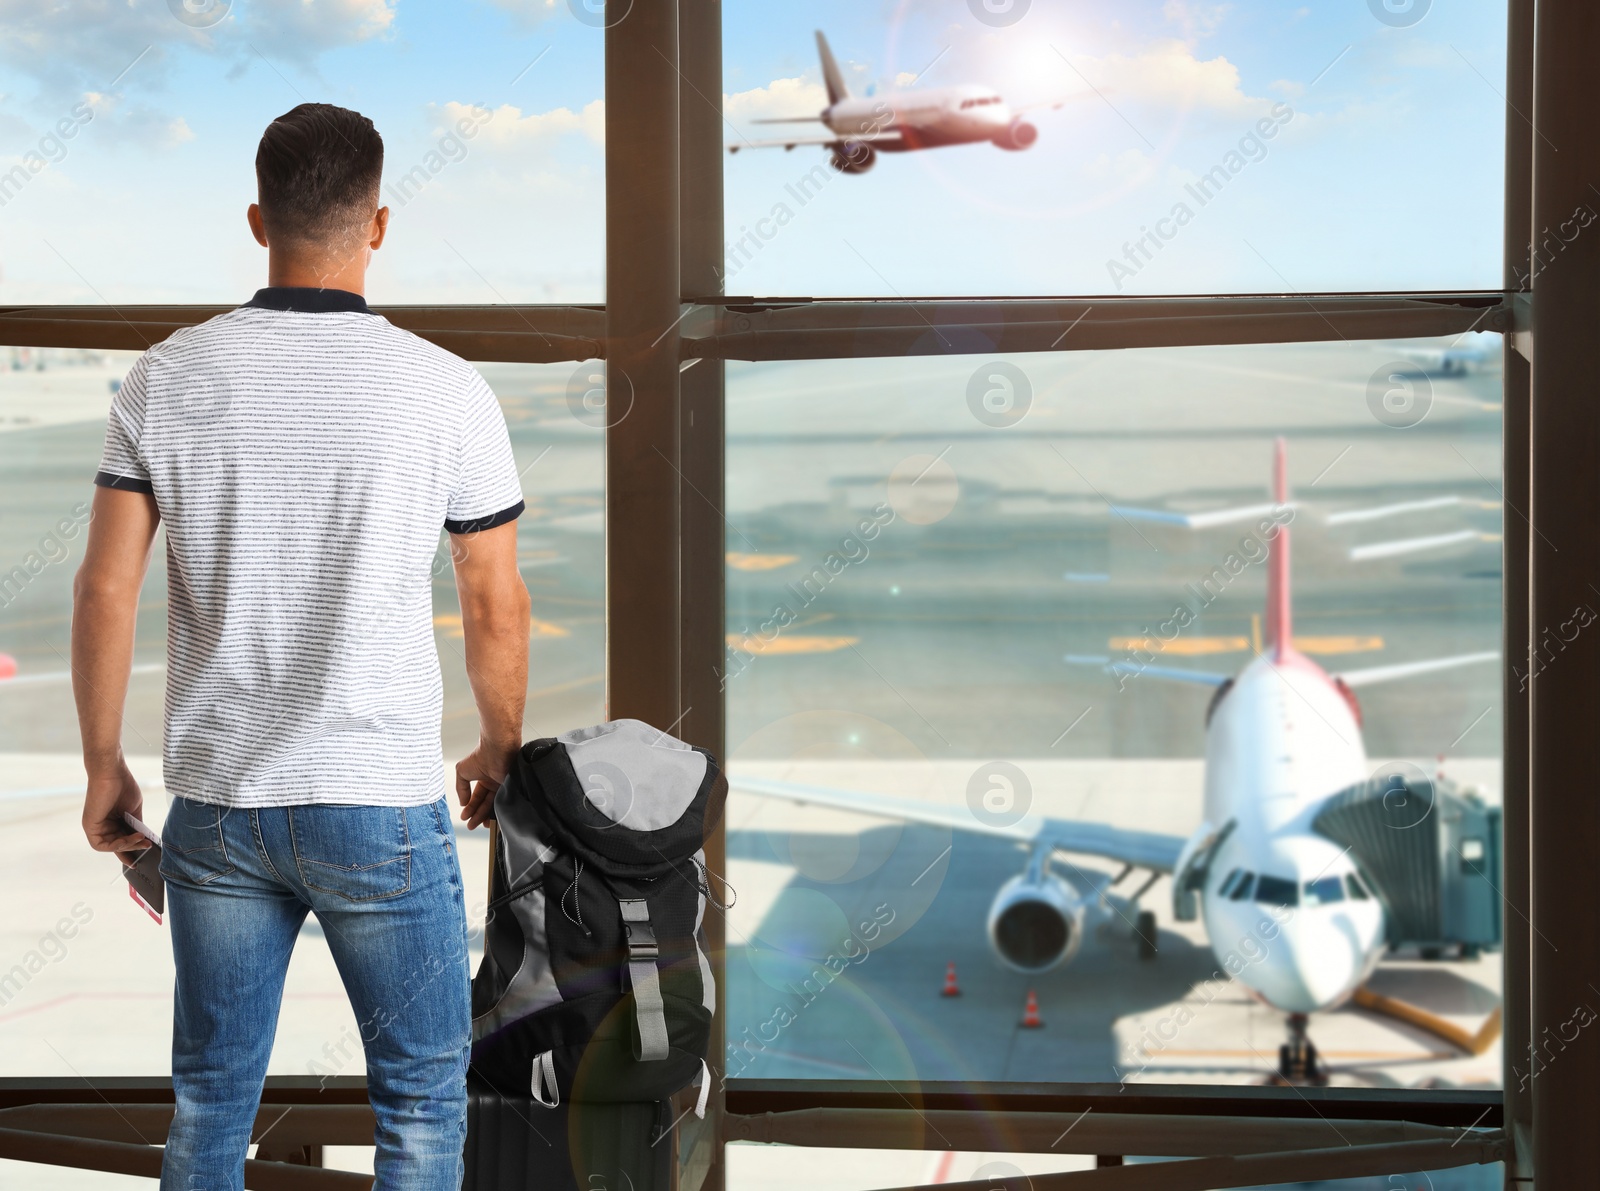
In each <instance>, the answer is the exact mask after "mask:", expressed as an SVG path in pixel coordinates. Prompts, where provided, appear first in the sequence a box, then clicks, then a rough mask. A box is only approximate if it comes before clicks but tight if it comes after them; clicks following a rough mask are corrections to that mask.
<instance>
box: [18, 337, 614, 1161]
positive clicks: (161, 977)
mask: <svg viewBox="0 0 1600 1191" xmlns="http://www.w3.org/2000/svg"><path fill="white" fill-rule="evenodd" d="M136 358H137V357H136V356H135V355H134V353H131V352H68V351H54V350H46V351H41V350H37V349H0V509H3V510H4V514H3V516H0V560H3V572H0V827H3V830H4V832H5V834H6V837H7V839H8V840H9V841H10V855H11V857H12V861H11V863H9V864H8V865H7V867H6V869H5V872H4V874H3V875H0V898H3V899H4V901H5V903H6V904H7V906H8V907H10V912H9V913H8V915H7V919H6V926H5V927H4V943H5V949H4V951H3V953H0V954H3V957H4V962H3V964H0V1075H4V1076H50V1077H61V1078H67V1077H72V1076H75V1075H85V1076H91V1077H92V1076H101V1075H156V1074H161V1073H164V1072H166V1071H167V1070H168V1064H169V1048H170V1038H171V1013H172V1008H171V997H172V981H173V969H172V958H171V951H170V948H169V946H168V941H167V939H166V938H165V937H164V934H163V929H162V928H160V927H157V926H156V925H155V924H154V923H152V922H150V921H149V920H148V919H147V918H146V917H145V916H144V914H143V913H142V912H141V911H140V910H139V909H138V907H136V906H135V905H134V904H133V902H132V901H130V900H129V898H128V894H127V889H126V885H125V883H124V881H123V880H122V879H121V877H120V875H119V872H118V869H117V863H116V861H115V860H113V859H112V858H111V857H109V856H105V855H101V854H99V853H96V852H92V851H90V849H89V847H88V845H87V844H86V843H85V842H84V838H83V833H82V830H81V828H80V826H79V816H80V814H81V812H82V804H83V767H82V762H81V760H80V756H79V742H78V730H77V723H76V717H75V714H74V710H73V702H72V692H71V689H70V685H69V684H68V682H67V681H65V673H64V672H65V671H66V670H67V666H68V661H67V657H68V627H69V616H70V612H71V588H72V576H73V573H74V571H75V570H76V569H77V566H78V564H79V562H80V561H81V559H82V556H83V543H84V526H85V524H86V522H87V517H88V509H89V505H88V502H89V500H90V498H91V495H92V489H91V487H90V480H91V477H92V476H93V475H94V472H95V468H96V465H97V463H98V462H99V459H100V449H101V443H102V440H103V438H104V435H105V420H106V410H107V406H108V404H109V402H110V398H111V390H112V386H114V385H116V384H118V383H120V381H121V378H122V377H123V375H124V373H125V372H126V371H127V369H128V367H129V365H130V364H131V363H132V362H133V360H134V359H136ZM479 367H480V370H481V371H482V373H483V375H484V376H485V378H486V379H487V380H488V381H489V383H490V385H491V386H492V387H493V388H494V390H495V392H496V394H497V395H498V396H499V397H500V402H501V408H502V409H503V410H504V412H505V415H506V420H507V423H508V425H509V427H510V432H511V441H512V445H513V448H514V450H515V452H516V456H517V460H518V463H519V465H520V466H521V468H522V486H523V491H524V493H525V496H526V499H527V503H528V510H527V512H526V513H525V514H524V516H523V519H522V521H521V529H520V532H519V551H520V561H521V563H522V574H523V578H524V579H525V580H526V582H527V585H528V589H529V592H530V593H531V595H532V599H533V616H534V621H533V630H532V639H531V642H530V651H531V665H530V673H529V680H528V704H527V719H526V728H525V731H526V733H527V735H528V736H529V737H532V736H538V735H548V734H551V733H553V732H556V731H563V730H565V729H567V728H569V727H571V726H572V725H574V724H590V723H596V722H598V721H599V720H600V719H602V718H603V716H604V712H603V705H602V698H601V669H602V663H603V658H604V652H605V650H604V634H603V621H602V615H603V607H602V600H603V589H604V580H603V576H604V568H603V562H602V541H603V539H602V536H601V529H602V512H601V508H602V502H603V499H604V483H603V474H604V473H603V466H602V464H603V458H602V431H600V430H598V429H596V428H594V427H591V426H589V425H586V424H584V423H582V422H580V421H578V420H577V419H575V418H574V417H572V416H571V415H570V414H569V412H568V407H567V404H566V393H567V386H568V380H569V378H570V377H571V375H572V373H573V368H572V366H571V365H532V364H483V365H480V366H479ZM434 574H435V578H434V628H435V639H436V642H437V645H438V649H439V655H440V659H441V662H442V665H443V671H444V690H445V700H444V715H443V741H444V752H445V757H446V759H447V761H450V762H452V763H453V761H454V760H455V759H456V758H459V757H461V756H463V755H465V754H466V753H467V752H468V751H470V749H471V748H472V747H473V745H474V744H475V743H476V740H477V717H476V712H475V710H474V707H473V703H472V696H471V692H470V690H469V688H468V685H467V678H466V671H465V664H464V660H463V654H462V648H463V644H462V632H461V616H460V608H459V604H458V603H457V599H456V594H455V586H454V581H453V577H452V574H451V571H450V566H449V559H448V555H447V553H446V552H445V549H444V546H443V535H442V534H441V546H440V550H439V553H438V555H437V556H436V559H435V569H434ZM165 629H166V556H165V547H164V543H163V542H162V541H158V542H157V544H156V549H155V554H154V559H153V561H152V564H151V568H150V575H149V578H148V580H147V581H146V584H145V589H144V595H143V599H142V601H141V603H140V613H139V624H138V638H137V646H136V652H135V659H134V660H135V664H136V666H137V667H139V671H138V672H137V673H136V674H135V675H134V677H133V680H132V686H131V690H130V694H129V700H128V712H127V720H126V725H125V728H124V736H123V740H124V747H125V749H126V751H127V752H128V754H129V759H130V764H131V767H132V769H133V771H134V774H135V776H136V777H137V778H138V779H139V780H140V783H141V785H142V787H143V791H144V796H145V808H146V813H147V818H148V821H149V822H150V823H151V825H152V826H157V825H158V824H159V821H160V819H161V817H162V815H163V814H164V813H165V808H166V805H167V798H166V795H165V791H164V789H163V786H162V784H161V741H162V698H163V691H164V678H163V674H162V668H163V665H164V662H165V660H166V649H165V638H166V632H165ZM457 835H458V838H459V839H460V843H461V858H462V867H463V879H464V881H465V887H466V891H467V907H468V915H469V919H470V920H471V922H472V924H473V927H474V935H473V944H474V949H475V954H474V957H473V967H474V970H475V969H476V965H477V959H478V955H477V949H479V948H481V934H480V933H479V931H480V930H481V924H482V919H483V914H484V902H485V895H486V892H487V881H488V876H487V865H488V840H487V833H486V832H484V831H475V832H471V833H467V832H465V831H464V830H463V829H462V828H461V827H460V825H459V824H458V826H457ZM354 1029H355V1018H354V1016H353V1014H352V1013H351V1011H350V1009H349V1007H348V1005H347V1004H346V1001H345V995H344V991H343V986H342V985H341V984H340V981H339V977H338V973H337V972H336V971H335V969H334V965H333V962H332V958H331V956H330V955H329V952H328V950H327V947H326V945H325V944H324V943H323V941H322V936H321V933H320V929H319V927H318V926H317V924H316V922H315V920H314V919H313V920H311V921H309V922H308V923H307V925H306V928H305V930H304V931H303V932H302V936H301V939H300V942H299V945H298V946H297V948H296V950H295V955H294V960H293V963H292V965H291V968H290V973H289V980H288V986H287V991H286V994H285V999H284V1008H283V1014H282V1018H281V1020H280V1024H279V1030H278V1036H277V1042H276V1048H275V1050H274V1053H273V1059H272V1067H271V1071H272V1073H273V1074H279V1075H306V1074H313V1075H325V1074H339V1075H359V1074H360V1073H361V1072H362V1062H361V1051H360V1047H359V1046H358V1045H353V1044H352V1039H353V1038H354V1033H353V1031H354ZM369 1157H370V1156H369ZM29 1185H32V1184H31V1183H30V1184H29Z"/></svg>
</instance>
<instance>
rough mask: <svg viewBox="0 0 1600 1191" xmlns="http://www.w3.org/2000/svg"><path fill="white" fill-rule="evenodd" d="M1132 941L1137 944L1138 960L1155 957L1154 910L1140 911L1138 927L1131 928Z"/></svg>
mask: <svg viewBox="0 0 1600 1191" xmlns="http://www.w3.org/2000/svg"><path fill="white" fill-rule="evenodd" d="M1133 937H1134V941H1135V942H1137V943H1138V944H1139V958H1140V959H1154V958H1155V957H1156V915H1155V911H1154V910H1140V911H1139V918H1138V925H1137V926H1135V927H1134V928H1133Z"/></svg>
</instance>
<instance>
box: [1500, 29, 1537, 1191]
mask: <svg viewBox="0 0 1600 1191" xmlns="http://www.w3.org/2000/svg"><path fill="white" fill-rule="evenodd" d="M1533 32H1534V0H1509V3H1508V5H1507V32H1506V114H1505V119H1506V170H1505V174H1506V200H1505V286H1506V290H1507V292H1508V293H1516V292H1518V291H1521V290H1525V289H1526V288H1527V286H1528V284H1529V281H1530V276H1529V266H1530V259H1529V245H1530V244H1531V242H1532V239H1533V230H1532V229H1533V129H1532V127H1531V126H1530V125H1529V124H1528V122H1527V121H1526V120H1525V119H1524V118H1523V115H1524V113H1528V112H1531V111H1532V110H1533ZM1514 339H1515V334H1514V332H1508V333H1507V334H1506V349H1505V352H1504V360H1505V365H1504V368H1505V371H1504V375H1503V378H1502V384H1503V385H1504V390H1505V396H1504V400H1503V406H1504V411H1505V412H1504V417H1503V426H1504V429H1503V438H1502V452H1503V456H1502V461H1501V475H1502V477H1503V480H1502V482H1503V483H1504V485H1505V501H1504V503H1505V504H1507V505H1508V506H1510V507H1509V508H1507V509H1506V510H1505V514H1506V515H1505V516H1504V517H1503V518H1502V522H1503V531H1504V536H1503V543H1502V547H1501V549H1502V552H1503V555H1502V556H1503V564H1502V566H1501V573H1502V575H1503V576H1504V579H1503V580H1502V584H1503V596H1502V598H1503V600H1504V610H1503V630H1502V640H1503V642H1504V644H1503V646H1502V654H1503V657H1504V659H1505V660H1504V664H1503V665H1502V669H1501V675H1502V677H1501V732H1502V745H1501V783H1500V786H1501V855H1502V862H1501V863H1502V867H1501V889H1502V896H1501V902H1502V905H1501V925H1502V931H1503V938H1504V945H1503V950H1502V952H1501V963H1502V965H1503V969H1504V971H1503V976H1502V980H1501V989H1502V993H1501V1000H1502V1007H1503V1014H1502V1019H1503V1021H1504V1023H1505V1034H1504V1037H1503V1038H1502V1041H1501V1048H1502V1049H1501V1087H1502V1088H1504V1089H1505V1129H1506V1136H1507V1139H1508V1141H1509V1143H1510V1144H1509V1146H1508V1156H1507V1159H1506V1164H1505V1186H1506V1188H1507V1191H1510V1189H1511V1188H1514V1187H1516V1186H1518V1185H1519V1184H1521V1183H1522V1182H1523V1180H1525V1179H1527V1178H1529V1177H1531V1175H1532V1173H1533V1161H1532V1160H1533V1153H1532V1149H1533V1144H1532V1143H1533V1137H1532V1129H1533V1117H1532V1108H1533V1100H1532V1096H1531V1095H1530V1090H1529V1088H1528V1087H1527V1086H1526V1085H1524V1084H1523V1083H1522V1082H1521V1081H1522V1077H1523V1074H1524V1073H1525V1071H1526V1067H1527V1054H1528V1046H1529V1042H1530V1041H1531V1039H1532V1027H1531V1024H1530V1023H1531V1018H1530V1015H1529V998H1530V993H1531V987H1530V969H1529V965H1530V962H1531V960H1530V953H1529V946H1530V943H1531V940H1532V931H1531V930H1530V929H1529V927H1528V921H1529V908H1530V907H1529V881H1530V874H1529V869H1528V730H1529V724H1528V710H1529V703H1528V688H1527V684H1526V682H1525V675H1526V668H1527V664H1528V645H1529V621H1528V549H1529V540H1530V538H1531V536H1532V535H1531V534H1530V533H1529V530H1528V523H1527V522H1526V521H1524V520H1523V519H1522V517H1521V515H1520V514H1519V513H1517V512H1516V510H1518V509H1522V510H1526V509H1527V507H1528V486H1529V472H1528V466H1529V460H1528V452H1529V438H1528V431H1529V426H1528V396H1529V385H1530V380H1531V377H1530V369H1529V364H1528V361H1527V360H1526V359H1525V358H1524V357H1523V356H1522V355H1521V354H1519V353H1518V352H1517V351H1516V350H1515V348H1514ZM1519 671H1520V673H1519Z"/></svg>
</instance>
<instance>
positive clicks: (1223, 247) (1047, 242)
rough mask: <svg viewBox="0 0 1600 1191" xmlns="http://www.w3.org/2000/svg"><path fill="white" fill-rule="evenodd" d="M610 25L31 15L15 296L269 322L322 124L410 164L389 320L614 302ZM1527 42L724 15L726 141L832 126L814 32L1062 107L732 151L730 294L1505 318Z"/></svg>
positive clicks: (17, 149) (874, 76)
mask: <svg viewBox="0 0 1600 1191" xmlns="http://www.w3.org/2000/svg"><path fill="white" fill-rule="evenodd" d="M589 2H591V3H592V2H593V0H589ZM584 3H585V0H570V2H569V0H449V2H446V0H231V2H230V0H58V2H56V3H49V4H41V3H40V2H39V0H0V302H54V301H63V302H232V301H242V300H243V299H244V298H246V297H247V296H248V295H249V294H250V293H251V292H252V291H253V290H254V289H255V288H256V287H257V286H258V285H260V284H262V281H263V276H264V271H265V253H264V251H263V250H262V249H260V248H259V247H258V246H257V245H256V244H255V243H254V241H253V240H252V239H251V238H250V236H249V234H248V231H247V229H246V227H245V222H244V209H245V207H246V206H247V204H248V203H249V202H250V201H251V200H252V199H253V198H254V178H253V173H252V162H253V157H254V152H255V146H256V142H257V140H258V138H259V136H260V132H261V129H262V128H264V127H265V125H266V124H267V123H268V122H269V121H270V120H271V119H272V118H273V117H274V116H277V115H279V114H280V113H282V112H284V111H286V110H287V109H288V108H290V107H292V106H294V105H295V104H296V103H299V102H302V101H305V100H317V101H325V102H331V103H340V104H344V105H347V106H351V107H354V108H356V109H358V110H360V111H362V112H364V113H365V114H367V115H369V116H371V117H372V118H373V120H374V121H375V123H376V124H377V126H378V128H379V130H380V131H381V132H382V134H383V135H384V138H385V144H386V163H385V179H386V181H385V195H384V197H385V201H386V202H388V203H389V204H390V206H391V208H392V209H393V218H392V225H391V232H390V237H389V242H388V243H387V244H386V245H385V247H384V248H383V250H382V251H381V252H380V253H379V254H378V257H377V260H376V261H375V264H374V268H373V272H372V276H371V280H370V287H369V293H370V296H371V297H372V299H373V300H374V301H376V302H499V301H515V302H569V301H570V302H593V301H600V300H603V297H604V292H603V291H604V218H603V215H604V207H605V168H604V104H605V100H604V96H603V94H602V90H603V87H602V67H603V57H602V54H603V32H602V30H601V29H599V28H598V27H596V26H595V24H594V23H593V22H592V21H587V22H586V21H585V20H583V19H581V15H580V14H582V13H583V4H584ZM1013 17H1014V18H1015V19H1014V20H1012V21H1011V23H1010V24H1005V23H1004V21H1006V20H1010V19H1011V18H1013ZM1505 23H1506V21H1505V5H1504V0H1336V2H1334V0H1323V2H1322V3H1319V4H1317V5H1315V6H1307V7H1295V6H1293V5H1292V4H1285V3H1282V2H1268V0H1236V2H1234V3H1224V4H1209V3H1201V2H1198V0H1119V2H1117V3H1109V2H1106V0H808V2H805V3H799V2H795V3H784V4H779V3H774V2H772V0H725V3H724V28H725V37H724V63H725V71H724V77H725V82H724V92H725V95H724V108H725V113H726V119H725V127H726V130H727V135H728V140H729V142H730V143H742V142H743V141H744V140H745V139H755V138H756V137H758V136H770V135H771V134H772V132H773V129H772V128H771V127H770V126H765V127H764V126H760V125H753V124H752V123H751V121H752V120H754V119H757V118H760V117H771V116H805V115H811V114H814V113H816V112H817V111H818V110H819V109H820V108H821V107H822V105H823V103H824V102H825V101H824V99H823V92H822V86H821V79H820V70H819V67H818V63H817V58H816V50H815V42H814V31H815V30H817V29H821V30H824V31H825V32H826V34H827V36H828V38H829V40H830V42H831V44H832V46H833V49H834V53H835V54H836V56H837V57H838V58H839V60H840V62H841V63H842V65H843V68H844V72H845V74H846V77H847V81H848V83H849V85H850V87H851V89H852V91H859V92H865V91H867V90H868V89H869V88H870V89H871V90H872V91H873V92H874V93H875V94H880V95H881V94H884V93H886V92H888V91H891V90H894V89H896V88H913V89H914V88H918V87H923V88H926V87H938V86H946V85H953V84H958V83H973V84H981V85H984V86H990V87H994V88H995V89H996V90H997V91H999V93H1000V94H1002V95H1003V96H1004V97H1005V99H1006V100H1007V102H1009V103H1011V104H1013V105H1016V106H1026V105H1034V104H1041V105H1045V106H1043V107H1042V108H1040V109H1038V110H1033V111H1030V112H1029V113H1028V114H1027V115H1026V117H1025V118H1027V119H1029V120H1031V121H1032V122H1034V123H1035V124H1036V126H1037V127H1038V130H1039V139H1038V142H1037V144H1035V145H1034V146H1033V147H1032V148H1030V149H1029V150H1027V151H1025V152H1006V151H1004V150H1002V149H999V148H997V147H995V146H993V145H989V144H980V145H973V146H961V147H954V148H947V149H939V150H933V151H927V152H920V153H911V154H898V155H889V154H881V155H880V156H879V159H878V161H877V162H876V164H875V166H874V168H873V169H872V170H871V171H870V172H869V173H867V174H863V175H859V176H842V175H838V174H836V173H833V172H832V171H830V170H827V169H826V168H825V166H824V168H823V169H821V170H818V168H817V167H818V166H819V165H822V164H823V163H824V162H825V161H826V154H825V151H824V150H822V149H818V148H797V149H795V150H794V151H792V152H785V151H783V150H782V149H747V150H745V151H743V152H740V153H738V154H737V155H730V156H728V157H727V158H725V169H726V203H727V222H728V233H727V239H728V241H729V243H730V244H732V245H738V246H739V247H736V248H735V249H734V251H732V252H731V253H730V260H729V264H728V268H727V281H726V285H727V289H728V292H729V293H733V294H750V295H758V296H774V295H782V296H803V295H815V296H835V295H869V294H875V295H884V296H908V295H954V294H971V295H1008V294H1016V295H1022V294H1059V295H1067V294H1129V295H1131V294H1174V293H1216V292H1310V291H1326V290H1405V289H1456V288H1498V286H1499V284H1500V269H1501V265H1500V258H1501V249H1500V236H1501V231H1500V219H1501V205H1502V195H1501V188H1502V177H1503V167H1502V161H1501V147H1502V142H1503V135H1504V115H1503V113H1504V107H1503V100H1502V98H1501V92H1503V90H1504V85H1503V78H1504V74H1505V35H1504V30H1505ZM1057 102H1059V103H1060V104H1061V106H1060V107H1059V108H1052V107H1050V106H1049V105H1051V104H1054V103H1057ZM462 121H465V122H466V124H465V125H464V126H463V125H462V123H461V122H462ZM1262 121H1266V122H1267V125H1266V126H1267V127H1269V128H1270V130H1271V132H1272V137H1271V139H1270V140H1268V139H1265V138H1263V137H1261V136H1260V129H1261V128H1262V127H1263V125H1262ZM463 127H465V128H467V129H470V131H471V133H472V136H471V137H470V139H468V138H466V137H465V136H463V135H462V133H461V129H462V128H463ZM67 132H70V134H71V135H70V137H69V136H67V135H65V133H67ZM19 166H20V167H21V171H22V172H21V173H20V174H19V173H17V172H16V168H15V167H19ZM1218 167H1221V168H1222V170H1223V171H1224V175H1225V177H1226V181H1225V184H1224V185H1221V186H1217V187H1215V188H1213V189H1211V190H1208V191H1204V192H1202V193H1201V194H1199V195H1197V194H1196V192H1195V190H1194V189H1192V188H1193V187H1195V186H1196V185H1197V183H1198V182H1199V181H1200V179H1201V178H1202V177H1203V176H1205V175H1207V174H1212V175H1213V176H1222V175H1216V174H1215V171H1216V170H1217V169H1218ZM6 177H10V178H11V179H12V183H11V184H10V185H9V187H8V186H7V185H6V184H5V182H4V179H5V178H6ZM407 177H409V178H410V180H411V181H410V183H409V184H407V183H405V182H404V181H403V179H405V178H407ZM808 179H809V181H808ZM1202 200H1204V201H1202ZM1180 208H1183V209H1184V210H1183V211H1180ZM1169 233H1170V234H1169Z"/></svg>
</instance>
